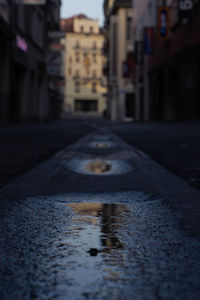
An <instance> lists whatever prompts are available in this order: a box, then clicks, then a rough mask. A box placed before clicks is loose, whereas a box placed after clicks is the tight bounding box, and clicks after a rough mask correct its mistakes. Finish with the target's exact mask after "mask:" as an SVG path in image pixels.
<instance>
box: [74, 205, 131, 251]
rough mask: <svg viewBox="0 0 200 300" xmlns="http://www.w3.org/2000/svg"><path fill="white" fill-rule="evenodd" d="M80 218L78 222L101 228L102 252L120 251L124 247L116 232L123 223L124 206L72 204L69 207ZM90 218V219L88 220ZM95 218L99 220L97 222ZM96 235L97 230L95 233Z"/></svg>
mask: <svg viewBox="0 0 200 300" xmlns="http://www.w3.org/2000/svg"><path fill="white" fill-rule="evenodd" d="M69 206H70V207H71V208H73V210H74V211H75V213H76V214H78V215H79V216H81V217H80V221H86V222H88V221H89V222H90V223H92V224H96V225H99V226H101V234H100V240H101V245H102V246H103V252H107V251H109V250H110V249H113V248H114V249H122V248H124V245H123V244H122V243H121V242H120V240H119V238H118V237H117V230H118V229H119V228H120V226H121V224H122V223H123V216H122V213H123V212H124V211H125V210H126V208H125V206H124V205H121V204H119V205H117V204H102V203H72V204H70V205H69ZM88 217H90V218H88ZM91 217H92V218H91ZM96 218H99V222H97V220H96ZM96 233H98V230H97V232H96Z"/></svg>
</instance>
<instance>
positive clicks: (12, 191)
mask: <svg viewBox="0 0 200 300" xmlns="http://www.w3.org/2000/svg"><path fill="white" fill-rule="evenodd" d="M188 199H189V201H188ZM0 200H1V201H0V206H1V219H0V222H1V233H0V246H1V247H0V271H1V272H0V276H1V277H0V287H1V292H0V293H1V294H0V299H6V300H7V299H9V300H10V299H13V300H14V299H19V300H23V299H45V300H46V299H59V300H60V299H63V300H64V299H77V300H78V299H99V300H100V299H105V300H106V299H109V300H110V299H200V239H199V234H198V230H196V229H197V228H196V227H195V221H194V220H195V217H196V218H198V216H199V215H198V214H197V212H198V209H199V192H197V191H196V190H194V189H193V188H191V187H189V186H187V185H186V184H185V183H184V182H183V181H182V180H180V179H179V178H176V177H175V176H173V175H172V174H170V173H169V172H168V171H166V170H165V169H163V168H161V167H160V166H159V165H157V164H156V163H154V162H153V161H151V160H150V159H149V157H148V156H146V155H144V154H143V153H142V152H140V151H139V150H138V149H134V148H133V147H130V146H128V145H127V144H125V143H124V142H123V141H121V140H120V139H119V138H118V137H117V136H115V135H112V133H110V132H106V131H105V132H97V133H94V134H91V135H89V136H87V137H85V138H83V139H81V140H80V141H78V142H77V143H75V144H74V145H72V146H70V147H67V148H66V149H64V150H63V151H62V152H60V153H58V154H57V155H56V156H55V157H53V158H52V159H50V160H49V161H47V162H45V163H43V164H41V165H40V166H39V167H37V168H35V169H34V170H32V171H31V172H29V173H27V174H25V175H24V176H22V177H20V178H18V179H17V180H15V181H14V182H13V183H12V184H10V185H8V186H7V187H5V188H4V189H2V190H1V192H0ZM188 211H189V212H190V215H191V212H192V213H193V218H192V222H191V218H189V217H188V216H189V215H188ZM195 213H196V214H195Z"/></svg>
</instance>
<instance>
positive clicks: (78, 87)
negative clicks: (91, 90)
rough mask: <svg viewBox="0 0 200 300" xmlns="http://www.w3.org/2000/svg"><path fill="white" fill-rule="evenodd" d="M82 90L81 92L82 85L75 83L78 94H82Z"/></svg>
mask: <svg viewBox="0 0 200 300" xmlns="http://www.w3.org/2000/svg"><path fill="white" fill-rule="evenodd" d="M80 90H81V88H80V83H79V82H75V92H76V93H80Z"/></svg>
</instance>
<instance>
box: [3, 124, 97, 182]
mask: <svg viewBox="0 0 200 300" xmlns="http://www.w3.org/2000/svg"><path fill="white" fill-rule="evenodd" d="M91 131H92V129H91V128H90V127H89V126H88V125H87V124H86V123H85V122H84V120H82V119H76V120H73V119H68V120H59V121H53V122H51V123H47V124H28V125H27V124H13V125H1V126H0V187H2V186H3V185H5V184H7V183H8V182H10V181H11V180H12V179H14V178H16V177H17V176H19V175H21V174H23V173H24V172H26V171H28V170H30V169H31V168H33V167H35V166H36V165H37V164H39V163H41V162H42V161H44V160H46V159H48V158H49V157H50V156H51V155H53V154H54V153H55V152H57V151H58V150H60V149H61V148H63V147H65V146H67V145H70V144H72V143H74V142H75V141H76V140H77V139H79V138H80V137H82V136H83V135H86V134H88V133H89V132H91Z"/></svg>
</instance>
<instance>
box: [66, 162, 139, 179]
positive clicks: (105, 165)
mask: <svg viewBox="0 0 200 300" xmlns="http://www.w3.org/2000/svg"><path fill="white" fill-rule="evenodd" d="M66 167H68V168H69V169H70V170H72V171H74V172H76V173H80V174H84V175H97V176H106V175H121V174H126V173H129V172H131V171H132V170H133V168H132V166H131V165H130V164H129V163H128V162H127V161H124V160H103V159H101V158H96V159H77V158H75V159H71V160H70V161H69V162H67V164H66Z"/></svg>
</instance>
